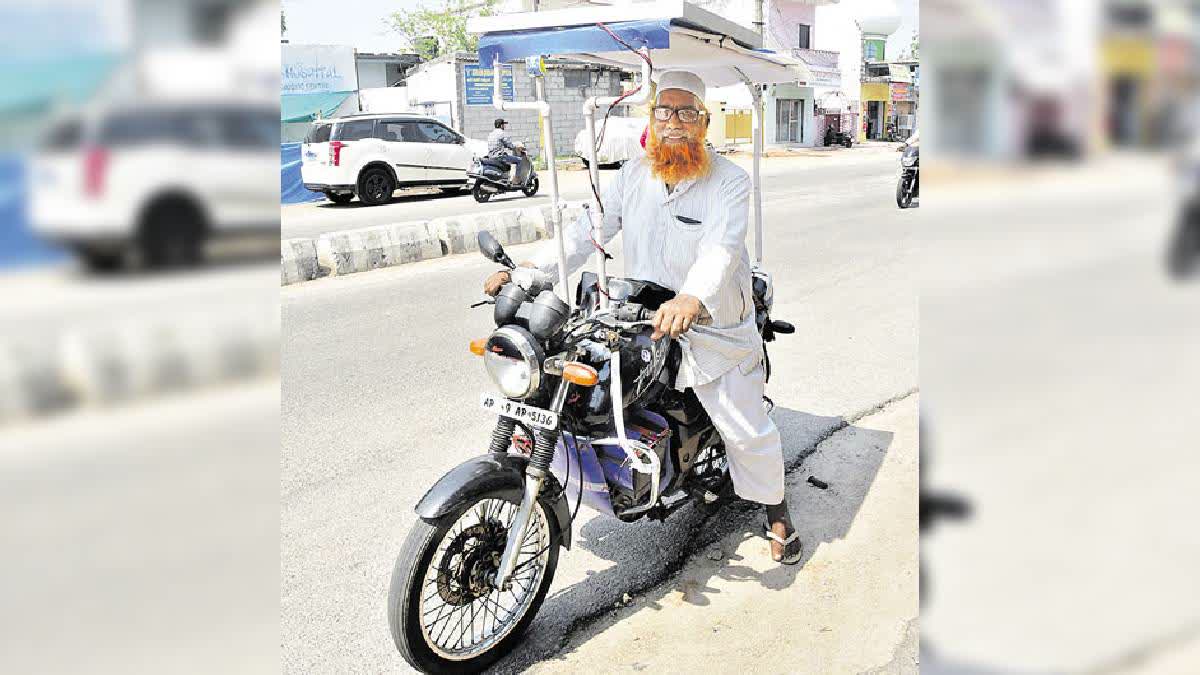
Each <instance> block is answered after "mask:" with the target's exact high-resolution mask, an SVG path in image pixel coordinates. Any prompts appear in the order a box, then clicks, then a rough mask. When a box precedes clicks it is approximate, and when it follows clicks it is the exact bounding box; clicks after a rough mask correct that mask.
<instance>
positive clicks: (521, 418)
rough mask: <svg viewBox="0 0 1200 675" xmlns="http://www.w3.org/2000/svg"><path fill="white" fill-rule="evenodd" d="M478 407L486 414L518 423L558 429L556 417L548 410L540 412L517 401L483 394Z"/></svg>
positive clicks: (539, 409)
mask: <svg viewBox="0 0 1200 675" xmlns="http://www.w3.org/2000/svg"><path fill="white" fill-rule="evenodd" d="M479 402H480V405H481V406H482V407H483V409H484V410H486V411H488V412H493V413H496V414H497V415H500V416H502V417H508V418H511V419H514V420H517V421H518V422H525V423H526V424H529V425H531V426H535V427H540V428H542V429H550V430H555V429H558V415H556V414H554V413H552V412H550V411H549V410H542V409H541V408H535V407H533V406H531V405H526V404H524V403H521V402H519V401H510V400H508V399H506V398H504V397H503V396H497V395H496V394H483V395H482V396H480V399H479Z"/></svg>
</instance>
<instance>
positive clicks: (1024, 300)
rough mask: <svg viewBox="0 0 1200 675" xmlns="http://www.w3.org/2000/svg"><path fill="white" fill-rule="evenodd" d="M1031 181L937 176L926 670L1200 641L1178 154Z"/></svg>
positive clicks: (1102, 658)
mask: <svg viewBox="0 0 1200 675" xmlns="http://www.w3.org/2000/svg"><path fill="white" fill-rule="evenodd" d="M1013 178H1014V179H1013V180H1004V181H987V182H983V183H976V184H974V185H962V186H958V187H955V186H946V187H944V188H942V187H937V186H934V185H933V184H932V183H927V184H926V185H923V186H922V187H925V188H926V192H927V194H930V195H931V196H930V200H929V205H930V207H929V208H928V209H927V210H926V211H925V213H924V217H923V219H922V265H921V269H922V273H923V277H924V279H923V284H922V289H921V389H922V391H921V393H922V416H923V418H924V420H923V423H924V425H923V426H924V430H923V433H922V438H923V446H924V447H923V455H924V456H923V457H922V468H923V471H924V472H925V474H926V476H925V483H924V487H923V489H925V488H930V489H936V490H939V491H943V492H954V493H957V494H958V495H960V496H962V497H964V498H965V499H966V500H967V501H968V502H969V503H970V505H971V510H972V515H971V516H970V517H969V518H968V519H967V520H965V521H960V522H951V521H947V522H944V523H942V524H940V525H939V526H938V527H937V528H936V529H935V530H934V531H932V532H930V533H928V536H926V534H922V537H921V556H922V565H923V566H924V568H925V573H926V580H925V581H926V583H924V584H923V585H922V591H923V593H924V595H925V600H926V605H925V607H924V608H923V609H922V612H921V641H922V642H921V644H922V650H927V651H928V653H927V654H926V655H925V657H924V658H922V662H921V667H922V672H925V671H926V670H928V671H929V672H939V673H940V672H953V673H963V672H970V673H974V672H979V673H984V672H1009V673H1048V672H1097V673H1098V672H1129V671H1128V669H1130V668H1134V667H1135V666H1137V665H1138V664H1139V663H1143V662H1144V659H1145V658H1147V657H1158V656H1159V654H1158V653H1159V652H1162V651H1163V650H1169V649H1172V648H1175V647H1176V646H1177V643H1179V642H1181V641H1187V640H1192V641H1195V640H1196V638H1197V637H1198V636H1200V588H1198V586H1197V582H1196V574H1195V571H1196V569H1197V566H1198V565H1200V541H1198V538H1197V537H1196V528H1195V526H1194V524H1193V523H1192V522H1191V517H1192V515H1193V514H1196V513H1198V512H1200V497H1197V494H1198V493H1197V491H1196V489H1195V476H1196V475H1197V472H1198V471H1200V460H1198V459H1197V454H1196V450H1197V443H1196V429H1195V420H1196V402H1197V396H1196V382H1197V381H1200V351H1197V344H1200V313H1198V312H1197V311H1196V308H1197V306H1198V304H1197V300H1198V299H1200V285H1198V284H1195V283H1192V284H1190V285H1187V284H1175V283H1172V282H1171V281H1169V280H1168V278H1167V276H1166V271H1165V269H1164V264H1163V263H1164V258H1165V247H1166V241H1167V235H1168V232H1169V229H1170V228H1171V227H1172V225H1173V223H1174V217H1175V212H1174V210H1173V204H1174V202H1173V199H1172V195H1171V193H1170V188H1171V186H1172V185H1173V184H1175V180H1174V178H1173V177H1172V176H1171V175H1170V174H1169V173H1168V171H1167V164H1166V162H1164V161H1156V160H1154V159H1153V158H1145V157H1137V156H1116V157H1113V158H1110V159H1108V160H1106V161H1105V162H1104V163H1103V164H1100V165H1098V166H1093V167H1085V168H1078V169H1071V170H1057V171H1056V170H1047V171H1044V172H1035V173H1034V174H1033V175H1027V176H1014V177H1013ZM935 196H936V198H935ZM926 441H927V443H926ZM1194 657H1195V651H1194V649H1193V659H1194ZM1197 665H1198V664H1197V663H1196V662H1195V661H1194V660H1193V662H1192V663H1191V664H1190V665H1189V666H1187V667H1178V666H1177V667H1176V668H1174V669H1172V668H1165V669H1163V670H1161V671H1159V672H1197ZM1179 666H1182V664H1179Z"/></svg>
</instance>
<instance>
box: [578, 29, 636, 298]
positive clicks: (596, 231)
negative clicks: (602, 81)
mask: <svg viewBox="0 0 1200 675" xmlns="http://www.w3.org/2000/svg"><path fill="white" fill-rule="evenodd" d="M641 51H642V54H643V55H644V56H647V57H648V56H649V52H648V51H647V50H646V48H645V47H643V48H642V50H641ZM618 98H620V97H619V96H593V97H591V98H589V99H588V100H586V101H584V102H583V124H584V127H585V128H586V129H587V133H588V139H589V143H588V147H587V154H588V173H589V174H591V177H592V184H593V185H595V186H596V192H595V193H593V194H591V195H589V201H590V202H591V208H590V209H588V212H587V213H588V223H589V225H590V227H591V228H592V238H593V239H595V240H596V241H602V237H603V236H604V233H603V228H604V221H603V217H602V216H601V215H600V200H599V199H598V198H597V196H596V195H597V194H603V193H602V192H600V168H599V166H598V163H597V161H596V160H597V157H596V109H597V108H599V107H601V106H610V105H612V104H613V103H615V102H616V101H617V99H618ZM649 98H650V64H649V63H648V62H647V61H645V60H643V61H642V84H641V89H640V90H639V91H638V93H636V94H634V95H632V96H630V97H629V98H626V99H625V100H624V101H623V102H622V103H624V104H629V105H639V104H641V103H644V102H646V101H647V100H649ZM597 218H600V220H599V221H597ZM596 272H597V274H599V275H600V290H601V291H602V292H601V293H600V307H601V308H603V309H608V306H609V301H608V261H607V260H606V259H605V258H604V252H603V251H600V250H597V251H596Z"/></svg>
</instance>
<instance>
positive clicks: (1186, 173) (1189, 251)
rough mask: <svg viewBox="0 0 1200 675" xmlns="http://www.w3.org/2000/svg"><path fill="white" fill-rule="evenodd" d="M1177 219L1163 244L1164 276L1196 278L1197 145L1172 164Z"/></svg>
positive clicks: (1199, 248)
mask: <svg viewBox="0 0 1200 675" xmlns="http://www.w3.org/2000/svg"><path fill="white" fill-rule="evenodd" d="M1176 173H1177V174H1178V176H1179V178H1178V181H1179V182H1178V188H1179V189H1178V193H1179V195H1180V206H1179V216H1178V217H1177V221H1176V224H1175V228H1174V231H1173V232H1172V233H1171V235H1170V238H1169V240H1168V242H1167V256H1166V258H1167V260H1166V262H1167V273H1168V274H1169V275H1170V277H1171V278H1172V279H1174V280H1176V281H1184V280H1190V279H1195V278H1200V143H1198V144H1196V145H1193V146H1191V147H1188V148H1187V149H1185V150H1184V151H1183V153H1182V154H1181V155H1180V157H1179V158H1178V160H1177V162H1176Z"/></svg>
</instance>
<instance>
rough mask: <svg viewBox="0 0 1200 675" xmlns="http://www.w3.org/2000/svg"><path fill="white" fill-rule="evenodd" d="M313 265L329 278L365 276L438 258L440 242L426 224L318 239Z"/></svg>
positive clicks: (398, 226)
mask: <svg viewBox="0 0 1200 675" xmlns="http://www.w3.org/2000/svg"><path fill="white" fill-rule="evenodd" d="M316 251H317V264H318V265H320V267H321V268H322V269H323V270H328V272H329V274H331V275H343V274H354V273H357V272H368V271H370V270H375V269H380V268H384V267H394V266H396V265H404V264H407V263H413V262H419V261H421V260H429V259H431V258H440V257H441V256H442V255H444V253H443V249H442V244H441V241H440V240H439V239H438V237H437V236H436V235H434V234H432V233H431V232H430V227H429V223H426V222H424V221H420V222H413V223H397V224H395V225H380V226H378V227H366V228H363V229H360V230H349V231H346V232H331V233H328V234H323V235H321V236H320V237H319V238H318V239H317V242H316Z"/></svg>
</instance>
